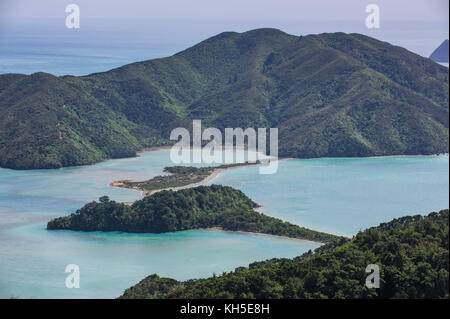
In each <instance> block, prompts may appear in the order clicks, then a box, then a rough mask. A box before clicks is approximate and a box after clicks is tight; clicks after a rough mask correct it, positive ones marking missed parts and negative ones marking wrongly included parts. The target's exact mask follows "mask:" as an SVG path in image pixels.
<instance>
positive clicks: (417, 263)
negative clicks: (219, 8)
mask: <svg viewBox="0 0 450 319" xmlns="http://www.w3.org/2000/svg"><path fill="white" fill-rule="evenodd" d="M448 214H449V212H448V210H443V211H440V212H439V213H431V214H429V215H428V216H426V217H422V216H409V217H403V218H400V219H396V220H394V221H392V222H389V223H385V224H381V225H380V226H379V227H374V228H370V229H367V230H366V231H364V232H360V233H358V234H357V235H356V236H355V237H354V238H353V239H352V240H351V241H349V242H345V241H343V242H342V243H343V244H341V245H337V243H336V242H334V243H331V244H328V245H325V246H322V247H320V248H318V249H316V251H315V252H314V253H312V252H311V251H310V252H308V253H306V254H304V255H302V256H300V257H296V258H294V259H272V260H268V261H265V262H256V263H253V264H250V266H249V267H240V268H237V269H236V271H234V272H230V273H224V274H222V275H221V276H213V277H210V278H207V279H194V280H188V281H184V282H179V281H177V280H174V279H170V278H160V277H159V276H157V275H151V276H148V277H147V278H145V279H143V280H142V281H141V282H139V283H138V284H136V285H135V286H133V287H131V288H129V289H127V290H125V292H124V294H123V295H122V296H121V297H120V298H188V299H191V298H351V299H354V298H420V299H422V298H449V237H448V235H449V223H448V217H449V216H448ZM369 264H376V265H378V266H379V269H380V288H370V289H369V288H367V287H366V286H365V280H366V277H367V276H368V274H367V273H366V272H365V269H366V267H367V265H369Z"/></svg>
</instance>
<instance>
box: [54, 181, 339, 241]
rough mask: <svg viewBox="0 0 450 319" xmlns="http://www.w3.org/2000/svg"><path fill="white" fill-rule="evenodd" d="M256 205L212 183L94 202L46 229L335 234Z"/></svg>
mask: <svg viewBox="0 0 450 319" xmlns="http://www.w3.org/2000/svg"><path fill="white" fill-rule="evenodd" d="M256 207H257V204H256V203H254V202H253V201H252V200H251V199H250V198H248V197H247V196H246V195H245V194H244V193H242V192H241V191H239V190H236V189H233V188H232V187H229V186H221V185H211V186H199V187H195V188H189V189H183V190H179V191H177V192H174V191H161V192H158V193H156V194H153V195H151V196H147V197H145V198H143V199H141V200H138V201H136V202H134V203H133V204H132V205H131V206H130V205H126V204H123V203H117V202H115V201H110V200H109V199H108V197H106V196H104V197H101V198H100V202H99V203H97V202H91V203H89V204H87V205H85V206H84V207H82V208H81V209H79V210H78V211H77V212H76V213H74V214H72V215H70V216H65V217H59V218H56V219H53V220H51V221H49V222H48V224H47V229H71V230H82V231H123V232H131V233H165V232H175V231H182V230H189V229H199V228H213V227H217V228H221V229H223V230H229V231H246V232H255V233H263V234H270V235H278V236H286V237H292V238H299V239H306V240H312V241H317V242H322V243H327V242H331V241H335V240H338V239H340V238H341V237H339V236H335V235H332V234H327V233H322V232H318V231H314V230H310V229H307V228H304V227H300V226H297V225H294V224H291V223H288V222H283V221H282V220H280V219H277V218H274V217H269V216H266V215H264V214H261V213H259V212H257V211H255V210H254V208H256Z"/></svg>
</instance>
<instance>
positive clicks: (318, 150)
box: [0, 28, 449, 169]
mask: <svg viewBox="0 0 450 319" xmlns="http://www.w3.org/2000/svg"><path fill="white" fill-rule="evenodd" d="M448 81H449V78H448V68H446V67H444V66H441V65H439V64H437V63H435V62H433V61H432V60H430V59H427V58H423V57H420V56H418V55H416V54H414V53H412V52H409V51H407V50H405V49H403V48H400V47H397V46H393V45H390V44H389V43H386V42H382V41H378V40H376V39H373V38H370V37H367V36H364V35H361V34H345V33H324V34H318V35H307V36H300V37H299V36H295V35H289V34H286V33H284V32H282V31H280V30H276V29H267V28H266V29H257V30H251V31H248V32H243V33H237V32H224V33H221V34H218V35H216V36H214V37H211V38H209V39H207V40H205V41H203V42H201V43H199V44H197V45H195V46H193V47H191V48H188V49H186V50H184V51H182V52H180V53H177V54H175V55H174V56H171V57H167V58H161V59H153V60H148V61H143V62H137V63H132V64H129V65H125V66H123V67H120V68H116V69H113V70H110V71H107V72H102V73H95V74H91V75H88V76H80V77H77V76H60V77H56V76H53V75H51V74H47V73H42V72H39V73H34V74H32V75H21V74H2V75H0V166H1V167H7V168H14V169H32V168H58V167H63V166H73V165H82V164H91V163H95V162H98V161H101V160H103V159H106V158H119V157H129V156H135V155H136V151H137V150H140V149H142V148H145V147H149V146H158V145H168V144H170V142H171V141H169V136H170V131H171V129H173V128H175V127H185V128H188V129H189V128H190V126H191V124H192V120H193V119H199V120H202V124H203V125H204V128H206V127H209V126H212V127H216V128H218V129H220V130H222V131H223V129H224V128H226V127H232V128H236V127H241V128H244V129H245V128H247V127H252V128H258V127H262V128H264V127H265V128H269V127H276V128H278V129H279V155H280V156H288V157H298V158H310V157H355V156H357V157H362V156H373V155H395V154H434V153H440V152H448V145H449V144H448V142H449V139H448V118H449V109H448V104H449V99H448V93H449V82H448Z"/></svg>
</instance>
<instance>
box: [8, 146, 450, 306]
mask: <svg viewBox="0 0 450 319" xmlns="http://www.w3.org/2000/svg"><path fill="white" fill-rule="evenodd" d="M168 165H172V164H171V162H170V159H169V151H167V150H158V151H151V152H145V153H142V154H141V156H140V157H137V158H129V159H119V160H110V161H106V162H103V163H99V164H96V165H92V166H84V167H76V168H64V169H58V170H30V171H14V170H9V169H0V297H1V298H9V297H10V296H13V295H14V296H19V297H22V298H27V297H35V298H62V297H65V298H78V297H84V298H113V297H117V296H118V295H120V294H121V293H122V291H123V290H124V289H125V288H127V287H129V286H131V285H132V284H134V283H136V282H138V281H139V280H141V279H142V278H144V277H145V276H147V275H149V274H152V273H158V274H159V275H161V276H170V277H173V278H176V279H180V280H183V279H187V278H192V277H204V276H210V275H212V274H213V273H214V272H215V273H218V274H219V273H221V272H222V271H230V270H233V269H234V268H235V267H238V266H241V265H247V264H248V263H250V262H252V261H256V260H263V259H267V258H272V257H294V256H296V255H299V254H301V253H303V252H305V251H307V250H309V249H314V248H316V247H317V244H314V243H311V242H304V241H299V240H289V239H283V238H276V237H270V236H261V235H248V234H240V233H230V232H220V231H206V230H202V231H199V230H196V231H185V232H179V233H172V234H124V233H101V232H94V233H83V232H72V231H47V230H45V225H46V222H47V221H48V220H49V219H50V218H52V217H56V216H61V215H66V214H69V213H71V212H74V211H75V210H76V209H77V208H80V207H81V206H82V205H84V204H85V203H87V202H89V201H91V200H94V199H97V198H98V197H100V196H102V195H104V194H106V195H109V196H110V197H111V198H112V199H114V200H117V201H132V200H136V199H138V198H140V194H139V193H138V192H136V191H131V190H126V189H120V188H113V187H109V186H108V184H109V183H110V182H111V181H114V180H118V179H126V178H129V179H135V180H142V179H147V178H151V177H152V176H156V175H159V174H161V173H162V169H163V167H165V166H168ZM448 173H449V160H448V155H442V156H414V157H382V158H364V159H359V158H357V159H314V160H290V161H284V162H280V163H279V169H278V172H277V173H276V174H274V175H260V174H258V168H257V167H243V168H236V169H232V170H228V171H226V172H223V173H222V174H221V175H219V177H218V178H216V179H215V180H213V181H212V182H211V183H216V184H225V185H231V186H233V187H236V188H238V189H241V190H242V191H244V192H245V193H246V194H247V195H248V196H250V197H251V198H252V199H253V200H255V201H256V202H258V203H259V204H261V205H262V208H261V210H262V211H264V212H265V213H266V214H269V215H272V216H276V217H279V218H282V219H284V220H288V221H291V222H295V223H298V224H300V225H303V226H307V227H311V228H315V229H320V230H324V231H329V232H335V233H339V234H344V235H348V236H351V235H354V234H355V233H356V232H357V231H358V230H360V229H364V228H366V227H369V226H374V225H377V224H378V223H380V222H383V221H388V220H390V219H392V218H394V217H400V216H403V215H406V214H417V213H428V212H430V211H432V210H439V209H443V208H447V207H448V206H449V202H448V191H449V178H448ZM68 264H77V265H79V266H80V275H81V288H80V289H68V288H65V278H66V276H67V274H66V273H65V267H66V265H68Z"/></svg>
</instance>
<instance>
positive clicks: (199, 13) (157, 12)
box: [0, 0, 449, 21]
mask: <svg viewBox="0 0 450 319" xmlns="http://www.w3.org/2000/svg"><path fill="white" fill-rule="evenodd" d="M0 3H1V5H0V10H1V11H0V17H1V18H5V17H6V18H31V17H33V18H36V17H39V18H46V19H48V18H61V17H63V16H64V14H65V13H64V8H65V6H66V5H68V4H70V3H74V4H77V5H79V7H80V9H81V10H80V11H81V12H82V14H83V16H84V17H85V18H87V19H136V18H137V19H158V20H164V19H168V20H171V19H175V20H180V19H190V20H229V19H231V20H279V19H284V20H298V19H301V20H358V19H361V18H364V17H365V11H364V9H365V7H366V5H368V4H370V3H374V4H377V5H378V6H379V7H380V8H381V11H382V15H383V19H386V20H426V21H436V20H441V21H442V20H443V21H446V20H447V21H448V8H449V1H448V0H370V1H363V0H339V1H335V0H314V1H310V0H309V1H302V0H226V1H218V0H191V1H186V0H164V1H162V0H158V1H155V0H126V1H112V0H69V1H65V0H39V1H36V0H1V1H0Z"/></svg>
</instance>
